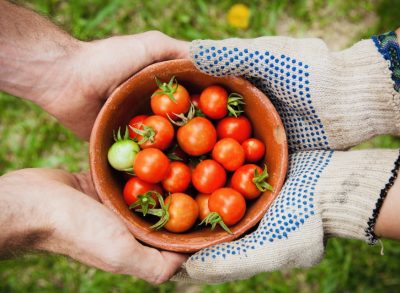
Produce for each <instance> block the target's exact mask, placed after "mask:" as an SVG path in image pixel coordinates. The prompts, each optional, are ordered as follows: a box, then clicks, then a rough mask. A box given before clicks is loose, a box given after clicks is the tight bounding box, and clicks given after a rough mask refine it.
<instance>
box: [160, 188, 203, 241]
mask: <svg viewBox="0 0 400 293" xmlns="http://www.w3.org/2000/svg"><path fill="white" fill-rule="evenodd" d="M168 203H169V208H168V213H169V220H168V222H167V223H166V224H165V226H164V228H165V229H167V230H168V231H170V232H174V233H180V232H185V231H187V230H189V229H190V228H191V227H192V226H193V225H194V223H195V222H196V220H197V217H198V216H199V207H198V206H197V203H196V201H195V200H194V199H193V198H192V197H191V196H189V195H187V194H185V193H173V194H171V195H169V196H168V197H167V198H166V199H165V205H168Z"/></svg>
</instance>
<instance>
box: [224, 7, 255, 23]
mask: <svg viewBox="0 0 400 293" xmlns="http://www.w3.org/2000/svg"><path fill="white" fill-rule="evenodd" d="M249 18H250V9H249V7H247V6H246V5H244V4H242V3H238V4H234V5H232V7H231V8H229V11H228V16H227V19H228V23H229V25H231V26H233V27H237V28H241V29H246V28H248V27H249Z"/></svg>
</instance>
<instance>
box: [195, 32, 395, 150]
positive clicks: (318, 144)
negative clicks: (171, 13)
mask: <svg viewBox="0 0 400 293" xmlns="http://www.w3.org/2000/svg"><path fill="white" fill-rule="evenodd" d="M374 42H375V44H374ZM378 49H379V51H380V52H381V53H380V52H379V51H378ZM396 50H397V60H396V56H395V55H396V54H392V53H393V52H396ZM399 57H400V53H399V50H398V43H397V39H396V35H395V34H394V33H391V34H389V35H383V36H380V37H375V38H374V39H369V40H363V41H361V42H358V43H356V44H355V45H354V46H352V47H351V48H349V49H347V50H344V51H341V52H331V51H329V49H328V47H327V46H326V44H325V43H324V42H323V41H322V40H320V39H293V38H287V37H262V38H257V39H228V40H224V41H210V40H205V41H194V42H192V45H191V58H192V60H193V62H194V63H195V65H196V66H197V67H198V68H199V69H200V70H202V71H204V72H206V73H208V74H211V75H217V76H221V75H240V76H244V77H246V78H248V79H250V81H252V82H253V83H255V85H257V87H258V88H260V89H262V90H263V91H264V92H265V93H266V95H267V96H268V97H269V98H270V99H271V101H272V103H273V104H274V105H275V107H276V108H277V110H278V112H279V113H280V115H281V118H282V120H283V122H284V124H285V127H286V132H287V135H288V140H289V150H290V151H292V152H293V151H299V150H310V149H346V148H348V147H350V146H353V145H356V144H358V143H360V142H362V141H364V140H366V139H368V138H371V137H372V136H375V135H378V134H394V135H398V134H400V94H399V93H398V92H397V91H396V90H395V89H394V87H393V85H394V81H393V80H392V75H393V79H395V80H396V82H397V83H396V84H395V85H396V87H397V90H398V88H399V87H400V74H399V71H400V64H399V62H400V60H399ZM385 59H386V60H385ZM387 60H390V63H389V62H388V61H387ZM389 65H390V66H391V68H390V69H392V70H393V71H391V70H390V69H389ZM395 66H397V70H394V68H392V67H395ZM396 72H397V76H396V75H395V73H396Z"/></svg>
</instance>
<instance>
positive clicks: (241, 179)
mask: <svg viewBox="0 0 400 293" xmlns="http://www.w3.org/2000/svg"><path fill="white" fill-rule="evenodd" d="M255 170H257V173H258V175H259V177H260V178H259V179H260V184H261V185H259V186H257V185H256V184H255V183H254V182H253V179H254V177H255ZM262 175H263V170H262V169H261V168H260V167H259V166H257V165H254V164H247V165H243V166H242V167H240V168H239V169H237V170H236V171H235V173H233V176H232V179H231V182H232V183H231V184H232V187H233V188H234V189H236V190H237V191H239V192H240V193H241V194H242V195H243V196H244V197H245V198H246V199H254V198H256V197H258V196H259V195H260V194H261V191H262V190H263V188H262V187H263V186H265V189H264V191H265V190H267V189H269V190H271V189H272V188H271V187H270V185H269V184H268V183H266V182H265V179H266V178H268V175H267V176H266V177H264V178H263V177H262Z"/></svg>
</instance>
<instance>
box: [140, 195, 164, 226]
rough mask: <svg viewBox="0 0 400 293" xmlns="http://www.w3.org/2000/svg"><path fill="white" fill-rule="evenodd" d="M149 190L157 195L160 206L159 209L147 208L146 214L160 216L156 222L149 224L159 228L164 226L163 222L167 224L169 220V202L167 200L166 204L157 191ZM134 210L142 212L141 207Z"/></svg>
mask: <svg viewBox="0 0 400 293" xmlns="http://www.w3.org/2000/svg"><path fill="white" fill-rule="evenodd" d="M150 192H151V193H152V194H155V195H156V196H157V199H158V202H159V203H160V208H159V209H147V211H146V214H149V215H153V216H156V217H159V218H160V219H159V220H158V222H157V223H155V224H154V225H152V226H150V228H151V229H155V230H159V229H161V228H162V227H164V226H165V224H167V223H168V221H169V212H168V209H169V205H170V203H171V202H169V203H168V204H165V202H164V199H163V197H162V196H161V194H159V193H158V192H157V191H150ZM146 193H147V192H146ZM135 211H136V212H141V213H143V207H142V208H140V209H137V210H135Z"/></svg>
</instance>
